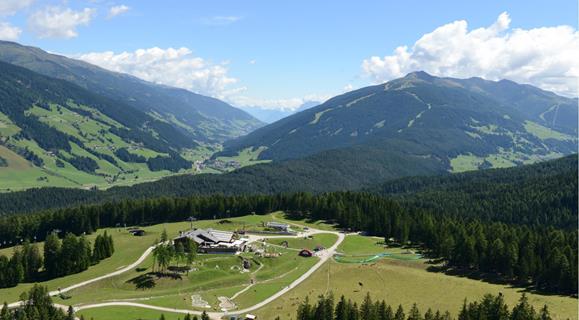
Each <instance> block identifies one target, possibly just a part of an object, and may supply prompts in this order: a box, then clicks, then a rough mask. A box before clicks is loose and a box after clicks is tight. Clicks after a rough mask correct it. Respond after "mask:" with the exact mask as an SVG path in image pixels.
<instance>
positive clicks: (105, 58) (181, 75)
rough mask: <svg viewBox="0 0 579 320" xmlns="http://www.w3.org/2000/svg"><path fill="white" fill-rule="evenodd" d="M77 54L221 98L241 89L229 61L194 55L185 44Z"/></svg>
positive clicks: (108, 65) (96, 63) (147, 78)
mask: <svg viewBox="0 0 579 320" xmlns="http://www.w3.org/2000/svg"><path fill="white" fill-rule="evenodd" d="M75 57H76V58H79V59H81V60H84V61H87V62H89V63H92V64H95V65H98V66H100V67H103V68H105V69H109V70H112V71H116V72H123V73H128V74H131V75H133V76H135V77H138V78H141V79H144V80H147V81H151V82H155V83H159V84H164V85H168V86H174V87H179V88H184V89H188V90H191V91H194V92H198V93H200V94H204V95H209V96H213V97H216V98H220V99H224V98H225V97H227V96H229V95H232V94H235V93H236V92H238V91H239V90H240V88H231V87H230V86H231V85H233V84H235V83H236V82H237V79H235V78H233V77H231V76H229V75H228V69H227V63H226V62H224V63H219V64H214V63H211V62H208V61H206V60H205V59H203V58H200V57H196V56H194V55H193V53H192V51H191V50H190V49H188V48H185V47H182V48H178V49H175V48H167V49H161V48H157V47H154V48H149V49H138V50H136V51H133V52H121V53H114V52H112V51H107V52H94V53H87V54H82V55H78V56H75Z"/></svg>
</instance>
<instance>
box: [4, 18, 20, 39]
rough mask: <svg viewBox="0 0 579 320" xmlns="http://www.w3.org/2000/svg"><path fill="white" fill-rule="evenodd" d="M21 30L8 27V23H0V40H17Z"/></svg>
mask: <svg viewBox="0 0 579 320" xmlns="http://www.w3.org/2000/svg"><path fill="white" fill-rule="evenodd" d="M21 32H22V30H20V28H18V27H14V26H12V25H10V24H9V23H8V22H0V40H12V41H13V40H17V39H18V37H19V36H20V33H21Z"/></svg>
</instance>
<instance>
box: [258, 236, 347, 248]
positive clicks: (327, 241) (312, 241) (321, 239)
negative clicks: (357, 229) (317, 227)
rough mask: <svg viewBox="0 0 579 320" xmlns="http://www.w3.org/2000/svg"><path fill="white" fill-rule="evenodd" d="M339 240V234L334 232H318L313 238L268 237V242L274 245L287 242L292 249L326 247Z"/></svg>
mask: <svg viewBox="0 0 579 320" xmlns="http://www.w3.org/2000/svg"><path fill="white" fill-rule="evenodd" d="M336 240H338V236H336V235H335V234H332V233H318V234H315V235H312V236H311V238H269V239H268V238H266V240H265V241H266V242H267V243H270V244H273V245H278V246H280V245H282V244H283V243H284V242H287V245H288V248H291V249H296V250H300V249H310V250H313V249H314V248H315V247H316V246H318V245H321V246H323V247H324V248H328V247H330V246H332V244H334V243H335V242H336Z"/></svg>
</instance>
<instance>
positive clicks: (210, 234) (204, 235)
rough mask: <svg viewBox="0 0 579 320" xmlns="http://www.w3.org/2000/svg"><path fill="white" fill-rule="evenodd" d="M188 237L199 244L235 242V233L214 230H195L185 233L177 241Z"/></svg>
mask: <svg viewBox="0 0 579 320" xmlns="http://www.w3.org/2000/svg"><path fill="white" fill-rule="evenodd" d="M183 237H187V238H190V239H191V240H193V241H195V242H197V243H198V244H204V243H206V242H209V243H219V242H225V243H230V242H232V241H233V232H229V231H219V230H213V229H195V230H190V231H187V232H185V233H183V234H182V235H181V236H179V237H177V238H176V239H179V238H183Z"/></svg>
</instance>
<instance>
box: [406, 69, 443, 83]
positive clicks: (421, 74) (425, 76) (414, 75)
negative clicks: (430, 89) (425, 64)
mask: <svg viewBox="0 0 579 320" xmlns="http://www.w3.org/2000/svg"><path fill="white" fill-rule="evenodd" d="M434 78H435V76H433V75H431V74H429V73H427V72H425V71H422V70H418V71H413V72H410V73H409V74H407V75H406V76H404V78H403V79H420V80H424V81H430V80H432V79H434Z"/></svg>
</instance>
